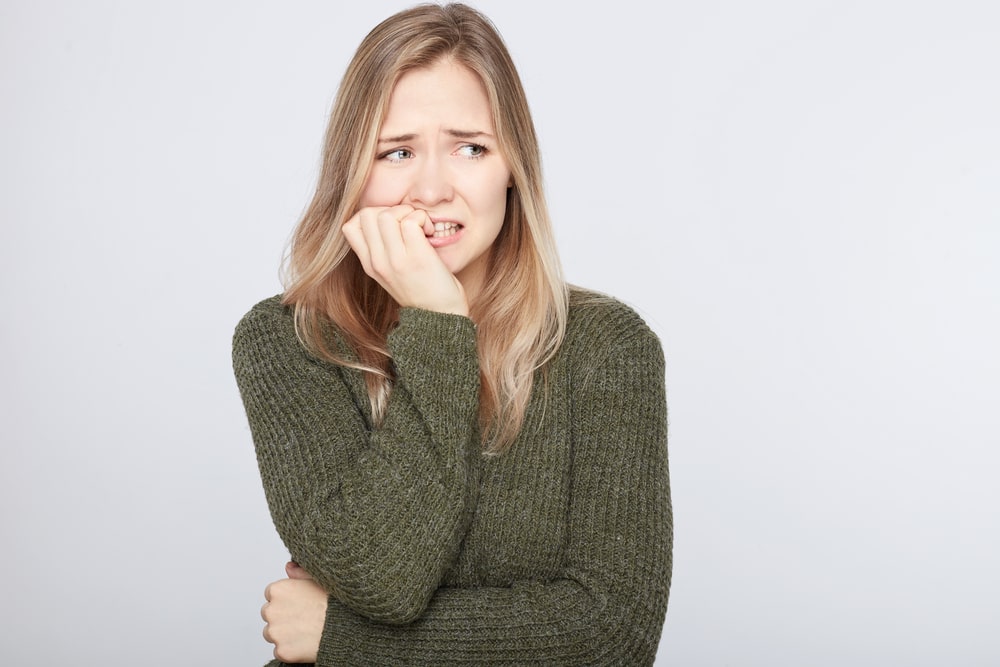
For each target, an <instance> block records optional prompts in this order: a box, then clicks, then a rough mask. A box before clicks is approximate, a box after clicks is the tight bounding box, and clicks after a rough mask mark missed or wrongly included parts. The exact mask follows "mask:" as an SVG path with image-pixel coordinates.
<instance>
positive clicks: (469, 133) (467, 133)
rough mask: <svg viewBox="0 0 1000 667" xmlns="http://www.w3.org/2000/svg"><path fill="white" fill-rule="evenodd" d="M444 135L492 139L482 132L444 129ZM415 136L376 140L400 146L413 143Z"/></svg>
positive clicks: (490, 135)
mask: <svg viewBox="0 0 1000 667" xmlns="http://www.w3.org/2000/svg"><path fill="white" fill-rule="evenodd" d="M444 133H445V134H447V135H448V136H451V137H455V138H456V139H476V138H479V137H486V138H487V139H492V138H493V135H492V134H490V133H489V132H483V131H481V130H453V129H446V130H445V131H444ZM417 136H418V135H417V134H415V133H413V132H411V133H409V134H398V135H396V136H393V137H382V138H380V139H379V140H378V142H379V143H380V144H401V143H406V142H408V141H413V140H414V139H416V138H417Z"/></svg>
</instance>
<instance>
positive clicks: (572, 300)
mask: <svg viewBox="0 0 1000 667" xmlns="http://www.w3.org/2000/svg"><path fill="white" fill-rule="evenodd" d="M571 329H572V330H577V329H583V330H585V331H588V332H590V333H599V332H604V334H603V336H602V337H605V336H608V337H614V338H618V339H620V338H622V337H626V338H628V337H632V336H637V335H638V336H644V335H654V336H655V334H654V333H653V330H652V329H651V328H650V327H649V325H648V324H646V321H645V320H644V319H643V318H642V316H640V315H639V313H638V312H636V310H635V309H634V308H633V307H632V306H630V305H628V304H626V303H625V302H623V301H621V300H619V299H616V298H615V297H613V296H610V295H608V294H604V293H602V292H597V291H594V290H590V289H584V288H582V287H576V286H571V287H570V290H569V320H568V323H567V330H571Z"/></svg>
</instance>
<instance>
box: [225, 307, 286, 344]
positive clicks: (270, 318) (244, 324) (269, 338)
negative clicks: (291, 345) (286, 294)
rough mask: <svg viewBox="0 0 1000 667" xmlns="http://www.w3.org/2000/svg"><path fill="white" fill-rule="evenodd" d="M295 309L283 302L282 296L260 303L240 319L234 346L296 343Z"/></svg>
mask: <svg viewBox="0 0 1000 667" xmlns="http://www.w3.org/2000/svg"><path fill="white" fill-rule="evenodd" d="M296 339H297V336H296V335H295V315H294V309H293V308H292V307H291V306H287V305H285V304H284V303H282V301H281V295H280V294H278V295H275V296H272V297H268V298H267V299H264V300H263V301H260V302H258V303H257V304H256V305H254V306H253V308H251V309H250V310H249V311H247V313H246V314H245V315H244V316H243V317H242V318H241V319H240V321H239V323H238V324H237V325H236V331H235V332H234V334H233V346H234V348H236V349H239V348H240V347H242V346H248V345H249V346H254V347H256V346H258V345H259V344H260V343H265V342H267V343H270V344H274V343H276V342H279V341H289V342H290V341H295V340H296Z"/></svg>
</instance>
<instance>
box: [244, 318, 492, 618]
mask: <svg viewBox="0 0 1000 667" xmlns="http://www.w3.org/2000/svg"><path fill="white" fill-rule="evenodd" d="M388 342H389V347H390V350H391V352H392V354H393V359H394V362H395V364H396V375H397V378H396V382H395V385H394V389H393V392H392V394H391V397H390V399H389V404H388V408H387V412H386V416H385V418H384V420H383V422H382V423H381V424H380V425H379V426H377V427H372V426H371V424H370V419H369V418H368V417H367V416H366V413H367V408H366V407H365V408H363V407H362V406H361V405H359V402H358V400H359V399H358V398H357V397H356V396H357V393H358V391H355V392H354V393H352V392H351V391H350V388H349V386H348V377H349V375H348V374H349V373H350V371H348V370H347V369H344V368H341V367H338V366H335V365H332V364H327V363H324V362H322V361H319V360H317V359H316V358H314V357H313V356H311V355H309V354H308V353H307V352H306V351H305V350H304V348H303V347H302V345H301V344H300V342H299V341H298V339H297V337H296V336H295V332H294V326H293V323H292V318H291V317H290V314H289V312H288V309H286V308H284V307H283V306H281V305H280V304H279V303H278V302H277V301H276V300H274V299H272V300H270V301H267V302H263V303H262V304H259V305H258V306H257V307H256V308H254V309H253V310H252V311H251V312H250V313H248V314H247V316H246V317H244V318H243V320H242V321H241V322H240V324H239V325H238V326H237V329H236V333H235V336H234V341H233V367H234V371H235V374H236V379H237V383H238V385H239V388H240V393H241V396H242V398H243V402H244V406H245V408H246V412H247V417H248V420H249V422H250V427H251V432H252V434H253V439H254V444H255V447H256V450H257V458H258V463H259V466H260V472H261V477H262V479H263V483H264V491H265V494H266V496H267V501H268V506H269V507H270V510H271V515H272V518H273V520H274V524H275V527H276V528H277V531H278V534H279V535H280V537H281V538H282V540H283V541H284V543H285V545H286V546H287V547H288V549H289V552H290V554H291V556H292V558H293V559H294V560H295V561H296V562H298V563H299V565H301V566H302V567H303V568H305V569H306V571H308V572H309V573H310V574H311V575H312V576H313V577H314V578H315V579H316V581H317V582H318V583H319V584H320V585H322V586H323V587H324V588H325V589H326V590H327V591H330V593H331V596H332V597H331V600H334V599H335V600H337V601H339V603H341V604H343V605H344V608H345V609H351V610H353V613H356V614H358V615H359V618H361V617H364V618H369V619H374V620H377V621H380V622H382V623H389V624H393V623H407V622H410V621H412V620H413V619H414V618H416V617H417V616H419V615H420V614H421V613H422V612H423V610H424V609H425V607H426V606H427V604H428V602H429V600H430V598H431V596H432V595H433V594H434V591H435V590H436V589H437V588H438V586H439V584H440V582H441V579H442V577H443V575H444V572H445V571H447V568H448V567H449V566H450V565H451V564H452V563H453V561H454V559H455V557H456V555H457V553H458V548H459V545H460V543H461V539H462V535H463V534H464V533H465V531H466V528H467V525H468V522H469V520H470V518H471V514H472V510H473V508H474V503H475V496H474V494H475V490H476V489H477V487H478V484H477V481H476V479H475V460H474V457H475V456H477V455H478V453H479V437H478V430H477V411H478V391H479V370H478V369H479V367H478V361H477V357H476V348H475V332H474V328H473V326H472V323H471V321H470V320H468V319H467V318H463V317H459V316H455V315H445V314H440V313H431V312H428V311H421V310H415V309H404V310H403V311H402V312H401V313H400V323H399V326H398V327H397V328H396V329H395V330H394V331H393V332H392V333H391V334H390V336H389V341H388ZM355 375H356V374H355ZM358 386H359V387H361V384H360V382H359V383H358ZM359 391H363V389H360V390H359ZM362 399H363V400H367V399H366V397H362Z"/></svg>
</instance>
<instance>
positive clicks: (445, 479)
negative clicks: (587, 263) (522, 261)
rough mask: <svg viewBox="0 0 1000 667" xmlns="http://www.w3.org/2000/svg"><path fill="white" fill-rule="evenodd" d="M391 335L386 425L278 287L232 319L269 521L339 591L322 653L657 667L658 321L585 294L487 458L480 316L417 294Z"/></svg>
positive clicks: (660, 571) (664, 498) (661, 402)
mask: <svg viewBox="0 0 1000 667" xmlns="http://www.w3.org/2000/svg"><path fill="white" fill-rule="evenodd" d="M388 346H389V349H390V351H391V353H392V357H393V362H394V364H395V372H396V380H395V383H394V386H393V391H392V394H391V396H390V399H389V405H388V409H387V412H386V416H385V418H384V420H383V422H382V423H381V424H380V425H379V426H377V427H375V426H373V425H372V419H371V410H370V406H369V402H368V396H367V393H366V390H365V385H364V381H363V379H362V375H361V373H360V372H359V371H356V370H354V369H351V368H347V367H344V366H339V365H334V364H330V363H326V362H324V361H320V360H318V359H316V358H315V357H313V356H311V355H310V354H309V353H308V352H306V351H305V349H304V348H303V347H302V345H301V344H300V342H299V341H298V339H297V338H296V335H295V330H294V325H293V320H292V311H291V309H290V308H286V307H284V306H282V305H281V304H280V303H279V300H278V298H277V297H275V298H272V299H268V300H266V301H263V302H261V303H260V304H258V305H257V306H255V307H254V308H253V309H252V310H251V311H250V312H249V313H248V314H247V315H246V316H245V317H244V318H243V320H242V321H241V322H240V324H239V325H238V327H237V329H236V335H235V338H234V343H233V349H234V351H233V365H234V369H235V373H236V378H237V382H238V384H239V387H240V392H241V394H242V397H243V401H244V405H245V407H246V411H247V416H248V418H249V422H250V427H251V431H252V434H253V439H254V443H255V445H256V450H257V458H258V463H259V465H260V471H261V476H262V479H263V483H264V490H265V494H266V496H267V501H268V505H269V506H270V510H271V515H272V517H273V519H274V524H275V527H276V528H277V530H278V533H279V535H280V537H281V539H282V540H283V541H284V543H285V545H286V546H287V547H288V549H289V552H290V554H291V557H292V559H293V560H295V561H296V562H297V563H299V564H300V565H301V566H302V567H303V568H305V569H306V570H307V571H308V572H309V573H310V574H312V575H313V577H314V578H315V579H316V581H317V582H318V583H319V584H320V585H322V586H323V588H325V589H326V590H327V591H328V592H329V593H330V596H329V606H328V612H327V617H326V624H325V628H324V631H323V638H322V641H321V643H320V647H319V653H318V659H317V662H316V664H317V665H319V666H323V667H326V666H328V665H330V666H332V665H338V666H339V665H380V666H383V665H648V664H651V663H652V662H653V657H654V655H655V653H656V648H657V644H658V641H659V637H660V631H661V629H662V626H663V620H664V615H665V613H666V608H667V597H668V592H669V588H670V575H671V546H672V541H673V531H672V525H673V524H672V517H671V507H670V491H669V479H668V473H667V450H666V436H667V433H666V427H667V421H666V417H667V414H666V400H665V390H664V362H663V353H662V350H661V347H660V344H659V341H658V340H657V338H656V336H655V335H654V334H653V333H652V331H651V330H650V329H649V328H648V327H647V326H646V325H645V324H644V323H643V322H642V320H641V319H640V318H639V317H638V316H637V315H636V314H635V313H634V312H633V311H632V310H631V309H629V308H628V307H626V306H624V305H623V304H621V303H620V302H617V301H614V300H613V299H610V298H607V297H598V296H597V295H594V294H592V293H586V292H582V291H580V290H574V291H573V292H572V294H571V299H570V316H569V320H568V327H567V333H566V338H565V341H564V343H563V345H562V347H561V348H560V350H559V352H558V353H557V355H556V357H555V358H554V359H553V360H552V361H551V362H550V364H549V366H548V371H547V374H546V375H545V376H544V377H545V379H544V380H542V379H541V378H542V377H543V376H542V375H539V376H538V379H537V380H536V382H535V386H534V390H533V393H532V397H531V402H530V405H529V408H528V411H527V416H526V418H525V421H524V425H523V427H522V429H521V433H520V436H519V437H518V439H517V440H516V442H515V443H514V445H513V446H512V448H511V449H510V450H509V451H507V452H506V453H504V454H502V455H499V456H492V457H486V456H483V455H482V453H481V452H482V444H481V437H480V433H479V430H478V426H477V422H478V394H479V366H478V360H477V356H476V334H475V328H474V326H473V324H472V322H471V321H470V320H469V319H467V318H464V317H461V316H457V315H449V314H442V313H434V312H429V311H424V310H418V309H403V310H402V311H401V312H400V321H399V325H398V327H397V328H395V329H394V330H393V331H392V332H391V333H390V334H389V337H388ZM341 349H343V348H341ZM279 664H280V663H278V662H277V661H275V662H273V663H271V665H279Z"/></svg>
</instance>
